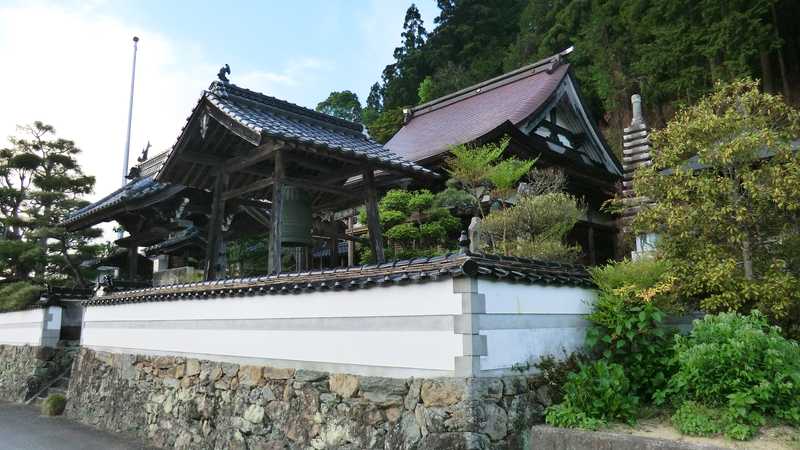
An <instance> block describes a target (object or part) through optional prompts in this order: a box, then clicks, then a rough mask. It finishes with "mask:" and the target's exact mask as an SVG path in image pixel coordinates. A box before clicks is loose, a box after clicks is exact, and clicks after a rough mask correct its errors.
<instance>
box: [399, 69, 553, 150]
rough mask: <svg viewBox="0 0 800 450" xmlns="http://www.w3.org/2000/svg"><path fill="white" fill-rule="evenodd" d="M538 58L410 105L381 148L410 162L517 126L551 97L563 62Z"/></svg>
mask: <svg viewBox="0 0 800 450" xmlns="http://www.w3.org/2000/svg"><path fill="white" fill-rule="evenodd" d="M556 63H557V60H551V59H548V60H544V61H540V62H539V63H536V64H533V65H530V66H527V67H523V68H521V69H518V70H516V71H513V72H510V73H507V74H505V75H502V76H500V77H497V78H494V79H492V80H488V81H486V82H484V83H481V84H478V85H475V86H471V87H469V88H467V89H464V90H462V91H459V92H456V93H454V94H450V95H448V96H445V97H442V98H440V99H437V100H434V101H432V102H429V103H426V104H423V105H420V106H418V107H416V108H414V109H413V110H412V111H411V113H412V115H411V118H410V120H409V121H408V123H406V124H405V125H404V126H403V128H401V129H400V131H398V132H397V134H395V135H394V136H393V137H392V139H390V140H389V142H387V143H386V147H387V148H389V149H390V150H392V151H394V152H395V153H397V154H399V155H401V156H403V157H405V158H408V159H410V160H412V161H423V160H425V159H428V158H431V157H434V156H437V155H440V154H442V153H444V152H446V151H448V149H449V148H450V147H451V146H453V145H459V144H465V143H469V142H473V141H475V140H476V139H478V138H480V137H482V136H484V135H486V134H487V133H489V132H491V131H493V130H495V129H497V128H498V127H500V126H501V125H503V124H504V123H506V122H511V123H512V124H513V125H520V124H521V123H522V122H524V121H526V120H527V119H529V118H530V117H531V116H532V115H533V114H534V113H536V112H537V111H538V110H539V109H540V108H541V107H543V106H544V105H545V104H546V103H547V101H548V100H549V99H550V98H551V96H553V94H554V93H555V91H556V89H557V88H558V86H559V84H560V83H561V81H562V80H563V79H564V77H565V76H567V73H568V71H569V65H568V64H561V65H556Z"/></svg>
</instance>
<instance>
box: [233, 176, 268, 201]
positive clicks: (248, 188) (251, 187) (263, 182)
mask: <svg viewBox="0 0 800 450" xmlns="http://www.w3.org/2000/svg"><path fill="white" fill-rule="evenodd" d="M274 183H275V177H274V176H273V177H267V178H262V179H260V180H258V181H254V182H252V183H249V184H246V185H244V186H242V187H240V188H236V189H231V190H229V191H225V193H223V194H222V198H223V199H225V200H230V199H233V198H236V197H240V196H242V195H244V194H247V193H250V192H254V191H260V190H261V189H266V188H268V187H270V186H272V185H273V184H274Z"/></svg>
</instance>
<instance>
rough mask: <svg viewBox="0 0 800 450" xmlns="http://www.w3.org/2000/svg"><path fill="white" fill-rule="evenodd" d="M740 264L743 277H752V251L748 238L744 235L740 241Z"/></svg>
mask: <svg viewBox="0 0 800 450" xmlns="http://www.w3.org/2000/svg"><path fill="white" fill-rule="evenodd" d="M742 265H743V266H744V278H745V279H747V280H752V279H753V253H752V250H751V249H750V238H749V237H746V238H745V239H744V241H743V242H742Z"/></svg>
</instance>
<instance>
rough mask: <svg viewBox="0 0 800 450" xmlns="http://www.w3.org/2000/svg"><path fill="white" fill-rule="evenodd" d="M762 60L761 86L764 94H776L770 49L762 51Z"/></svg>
mask: <svg viewBox="0 0 800 450" xmlns="http://www.w3.org/2000/svg"><path fill="white" fill-rule="evenodd" d="M760 60H761V85H762V87H763V88H764V92H769V93H770V94H771V93H774V92H775V85H774V83H773V81H774V80H775V78H774V77H775V75H773V73H772V61H771V59H770V57H769V49H762V50H761V53H760Z"/></svg>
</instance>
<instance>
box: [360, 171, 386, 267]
mask: <svg viewBox="0 0 800 450" xmlns="http://www.w3.org/2000/svg"><path fill="white" fill-rule="evenodd" d="M364 193H365V194H366V199H365V200H366V209H367V228H368V229H369V242H370V247H371V248H372V254H373V255H374V256H375V262H377V263H378V264H380V263H382V262H384V261H386V257H385V256H384V254H383V233H382V231H381V222H380V219H379V217H378V192H377V191H376V190H375V174H374V172H373V170H372V169H371V168H370V169H367V170H365V171H364Z"/></svg>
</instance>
